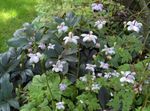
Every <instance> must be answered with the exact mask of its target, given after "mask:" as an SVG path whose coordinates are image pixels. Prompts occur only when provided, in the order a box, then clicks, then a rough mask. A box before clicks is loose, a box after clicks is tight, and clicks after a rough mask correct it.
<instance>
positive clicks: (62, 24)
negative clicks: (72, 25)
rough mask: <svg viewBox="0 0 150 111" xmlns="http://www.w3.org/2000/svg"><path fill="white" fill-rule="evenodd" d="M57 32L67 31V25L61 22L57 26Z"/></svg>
mask: <svg viewBox="0 0 150 111" xmlns="http://www.w3.org/2000/svg"><path fill="white" fill-rule="evenodd" d="M57 29H58V32H59V33H62V32H67V31H68V26H65V23H64V22H62V23H61V24H60V25H59V26H57Z"/></svg>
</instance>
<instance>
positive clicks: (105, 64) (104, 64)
mask: <svg viewBox="0 0 150 111" xmlns="http://www.w3.org/2000/svg"><path fill="white" fill-rule="evenodd" d="M100 67H101V68H103V69H108V68H109V64H107V63H104V62H100Z"/></svg>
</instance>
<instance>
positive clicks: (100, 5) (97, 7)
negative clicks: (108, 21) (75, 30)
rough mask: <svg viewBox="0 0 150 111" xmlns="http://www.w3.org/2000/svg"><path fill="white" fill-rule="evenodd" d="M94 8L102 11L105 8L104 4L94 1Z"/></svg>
mask: <svg viewBox="0 0 150 111" xmlns="http://www.w3.org/2000/svg"><path fill="white" fill-rule="evenodd" d="M92 10H93V11H102V10H103V4H100V3H92Z"/></svg>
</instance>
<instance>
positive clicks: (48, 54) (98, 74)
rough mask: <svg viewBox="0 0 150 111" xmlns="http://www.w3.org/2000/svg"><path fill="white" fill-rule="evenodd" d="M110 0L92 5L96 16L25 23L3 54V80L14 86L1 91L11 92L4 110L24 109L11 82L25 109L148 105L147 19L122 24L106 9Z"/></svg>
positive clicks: (75, 110) (0, 58)
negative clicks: (144, 29)
mask: <svg viewBox="0 0 150 111" xmlns="http://www.w3.org/2000/svg"><path fill="white" fill-rule="evenodd" d="M108 4H109V3H107V2H105V4H104V5H102V4H101V3H94V4H92V5H91V6H90V7H89V8H90V10H91V11H90V13H89V15H92V16H87V15H84V14H83V15H81V14H79V13H78V14H75V13H74V12H69V13H66V15H64V16H63V17H54V20H52V21H50V22H46V23H44V24H43V25H42V26H40V25H39V24H41V22H35V21H34V22H33V23H31V24H29V23H25V24H24V25H23V28H21V29H19V30H17V31H16V32H15V33H14V34H13V36H14V37H13V38H12V39H10V40H9V41H8V44H9V46H11V47H13V48H10V50H9V51H8V52H6V53H4V54H1V55H0V61H1V62H0V70H1V73H0V74H1V76H2V77H1V78H2V79H1V81H5V82H6V83H7V86H9V87H11V88H10V89H11V90H10V91H9V94H8V93H6V91H7V90H6V89H5V90H1V89H0V91H1V92H2V94H6V96H9V98H3V99H0V101H2V102H4V103H5V104H6V105H5V108H3V107H2V108H1V107H0V108H1V109H2V111H5V109H6V108H9V106H13V107H14V108H19V104H18V103H17V102H16V100H15V99H13V102H12V101H11V100H12V97H13V94H12V92H13V90H12V89H13V88H12V84H11V83H10V82H9V80H10V81H11V82H13V86H14V88H17V90H16V91H15V92H13V93H14V95H15V94H18V100H19V101H20V104H21V106H22V107H21V110H22V111H30V110H31V111H32V110H35V111H39V110H42V111H47V110H48V111H54V110H69V111H85V110H88V111H97V110H100V109H102V110H116V111H117V110H123V111H128V110H132V109H133V110H134V109H136V108H138V107H139V106H141V107H142V108H143V107H146V106H147V103H148V102H147V101H149V100H148V99H149V95H148V94H149V89H148V86H149V62H150V55H148V50H147V49H146V48H143V41H142V40H141V33H140V32H142V30H141V29H142V23H139V22H137V21H135V20H134V21H132V22H131V21H129V22H127V23H126V24H123V22H122V21H117V23H119V24H121V25H118V24H117V23H115V22H116V21H115V20H114V19H112V18H113V17H112V16H113V15H111V14H112V13H111V11H110V12H109V11H108V12H107V10H105V9H106V7H108V8H109V6H108ZM113 6H114V4H113ZM117 6H118V5H117ZM108 13H109V14H108ZM111 17H112V18H111ZM112 23H114V24H115V26H114V25H113V24H112ZM116 24H117V25H116ZM124 25H125V26H124ZM118 29H119V30H118ZM120 31H121V32H120ZM142 39H143V38H142ZM144 56H146V58H143V57H144ZM39 74H41V75H39ZM5 75H9V76H5ZM141 75H142V76H141ZM32 77H33V80H32V82H31V83H30V82H29V81H31V79H32ZM3 78H4V80H3ZM5 79H6V80H5ZM1 81H0V82H1ZM0 85H1V86H3V84H2V83H1V84H0ZM18 85H19V86H22V87H24V88H23V89H22V87H21V88H20V87H18ZM25 86H26V87H25ZM2 89H4V88H2ZM24 95H25V96H24ZM0 97H1V95H0ZM129 99H130V100H131V101H129ZM2 102H1V103H2Z"/></svg>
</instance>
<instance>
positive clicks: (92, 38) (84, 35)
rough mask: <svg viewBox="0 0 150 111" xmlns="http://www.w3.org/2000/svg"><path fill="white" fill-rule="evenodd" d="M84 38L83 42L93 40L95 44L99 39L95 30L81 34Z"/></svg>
mask: <svg viewBox="0 0 150 111" xmlns="http://www.w3.org/2000/svg"><path fill="white" fill-rule="evenodd" d="M81 36H82V37H84V38H83V42H91V41H93V42H94V44H95V43H96V39H97V36H96V35H93V32H92V31H90V33H89V34H81Z"/></svg>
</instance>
